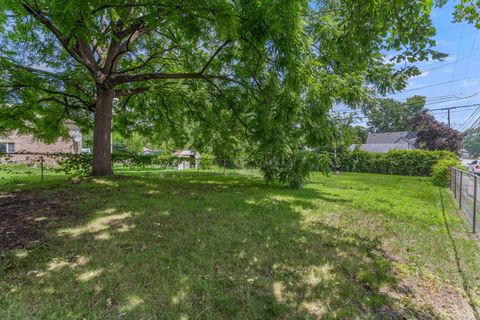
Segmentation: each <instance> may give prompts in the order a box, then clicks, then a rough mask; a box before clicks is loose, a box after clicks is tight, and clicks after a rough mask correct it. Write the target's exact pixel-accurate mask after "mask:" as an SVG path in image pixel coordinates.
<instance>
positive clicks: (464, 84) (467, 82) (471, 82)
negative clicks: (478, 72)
mask: <svg viewBox="0 0 480 320" xmlns="http://www.w3.org/2000/svg"><path fill="white" fill-rule="evenodd" d="M478 84H479V82H478V80H463V81H462V82H460V87H463V88H466V87H473V86H478Z"/></svg>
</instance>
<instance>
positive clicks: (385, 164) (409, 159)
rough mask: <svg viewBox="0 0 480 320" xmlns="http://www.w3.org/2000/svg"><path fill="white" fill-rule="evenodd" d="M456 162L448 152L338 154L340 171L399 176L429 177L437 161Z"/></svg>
mask: <svg viewBox="0 0 480 320" xmlns="http://www.w3.org/2000/svg"><path fill="white" fill-rule="evenodd" d="M443 159H450V160H456V159H457V157H456V155H455V154H454V153H453V152H450V151H430V150H394V151H390V152H388V153H374V152H368V151H363V150H354V151H345V152H342V153H340V154H338V157H337V161H338V162H339V164H340V170H341V171H353V172H371V173H386V174H400V175H407V176H430V175H431V173H432V167H433V165H434V164H435V163H437V162H438V161H439V160H443Z"/></svg>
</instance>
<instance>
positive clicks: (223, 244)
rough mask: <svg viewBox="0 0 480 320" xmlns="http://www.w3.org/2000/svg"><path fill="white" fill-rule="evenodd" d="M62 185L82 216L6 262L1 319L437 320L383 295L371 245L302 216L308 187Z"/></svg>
mask: <svg viewBox="0 0 480 320" xmlns="http://www.w3.org/2000/svg"><path fill="white" fill-rule="evenodd" d="M68 192H70V193H71V194H76V195H77V196H78V195H80V196H82V195H83V196H82V197H81V199H82V200H81V201H82V203H81V205H80V210H81V211H83V212H84V214H85V218H84V219H82V220H81V221H78V220H76V221H73V220H72V221H66V222H64V223H62V224H61V225H58V226H56V227H55V228H54V229H52V230H51V233H50V235H51V236H50V237H49V238H48V239H47V240H46V242H44V243H42V244H41V245H38V246H36V247H33V248H32V249H31V250H23V251H17V252H16V253H15V254H10V255H9V256H8V257H7V258H6V259H5V261H4V262H3V264H2V266H3V272H5V274H6V277H5V278H4V279H3V280H2V284H1V286H0V288H1V289H2V290H3V292H4V293H2V294H1V295H5V292H6V295H5V296H4V298H5V300H4V302H3V303H2V304H0V316H1V315H2V314H3V316H11V317H12V318H15V317H19V318H21V317H22V316H28V317H30V318H49V319H51V318H82V317H85V318H103V319H118V318H128V319H139V318H144V319H178V318H185V319H272V318H280V319H315V318H317V319H320V318H321V319H330V318H341V319H347V318H377V319H401V318H404V317H407V318H408V317H413V318H423V319H425V318H436V315H435V313H434V311H433V310H431V309H428V308H425V309H416V308H415V307H412V306H408V307H406V306H403V305H402V304H401V301H400V300H399V298H398V296H396V295H390V294H389V293H388V292H392V291H395V290H396V282H397V281H396V278H395V274H394V272H393V271H392V265H391V262H390V261H389V260H388V259H387V258H386V257H385V255H384V254H383V253H382V252H381V250H380V249H379V243H378V242H376V241H373V240H370V239H367V238H363V237H360V236H358V235H357V234H354V233H349V232H346V231H344V230H341V229H338V228H336V227H334V226H330V225H328V224H326V223H324V222H319V221H317V222H312V221H310V222H307V221H306V220H305V217H304V216H303V213H302V208H316V207H315V206H314V205H313V204H312V203H311V200H312V199H315V198H318V197H320V196H322V195H320V194H318V193H317V192H315V191H314V190H302V191H300V192H294V191H290V190H287V189H284V188H283V187H280V186H274V185H265V184H262V183H261V182H259V181H257V180H252V179H247V178H238V177H222V178H212V179H210V178H209V179H202V177H197V178H192V177H190V176H177V177H166V178H159V177H151V176H150V177H140V176H137V177H129V178H113V179H101V180H94V181H92V182H90V183H88V184H80V185H73V186H69V190H68ZM101 192H103V193H101ZM49 193H50V196H54V195H55V190H53V191H50V192H49ZM86 193H88V197H87V196H84V195H85V194H86ZM322 200H323V201H333V202H337V200H338V199H335V198H333V199H331V198H330V197H328V196H323V198H322ZM65 201H68V199H65ZM71 205H75V203H71ZM319 214H321V213H319Z"/></svg>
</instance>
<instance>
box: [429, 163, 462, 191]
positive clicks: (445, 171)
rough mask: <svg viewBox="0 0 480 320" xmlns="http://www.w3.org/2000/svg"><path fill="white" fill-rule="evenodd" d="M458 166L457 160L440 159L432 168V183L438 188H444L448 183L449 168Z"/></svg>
mask: <svg viewBox="0 0 480 320" xmlns="http://www.w3.org/2000/svg"><path fill="white" fill-rule="evenodd" d="M459 164H460V161H458V159H442V160H439V161H438V162H437V163H435V164H434V165H433V167H432V182H433V184H434V185H436V186H439V187H446V186H448V184H449V183H450V167H455V166H458V165H459Z"/></svg>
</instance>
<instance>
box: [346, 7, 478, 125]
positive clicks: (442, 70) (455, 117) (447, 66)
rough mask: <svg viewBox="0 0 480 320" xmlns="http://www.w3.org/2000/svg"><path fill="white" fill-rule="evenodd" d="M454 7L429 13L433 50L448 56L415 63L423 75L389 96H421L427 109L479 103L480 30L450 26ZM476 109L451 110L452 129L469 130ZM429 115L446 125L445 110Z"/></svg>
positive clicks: (464, 25) (402, 97)
mask: <svg viewBox="0 0 480 320" xmlns="http://www.w3.org/2000/svg"><path fill="white" fill-rule="evenodd" d="M453 6H454V2H453V1H451V2H449V3H448V5H446V6H445V7H443V8H435V9H434V10H433V11H432V21H433V24H434V26H435V28H436V29H437V35H436V36H435V40H436V42H437V46H436V49H437V50H438V51H440V52H443V53H447V54H448V55H449V56H448V57H447V58H446V59H444V61H441V62H440V61H427V62H421V63H416V64H415V65H417V66H418V67H419V69H420V70H421V71H422V74H421V75H420V76H418V77H414V78H411V79H410V81H409V84H408V86H407V88H405V90H404V91H403V92H400V93H396V94H390V95H387V96H388V97H391V98H395V99H398V100H404V99H405V98H408V97H410V96H412V95H423V96H425V97H427V105H426V108H428V109H430V110H435V109H438V108H444V107H452V106H460V105H470V104H476V103H480V31H479V30H477V29H476V28H475V27H474V26H473V25H470V24H467V23H453V22H452V20H453V16H452V12H453ZM338 109H342V110H344V109H345V107H340V106H339V107H338ZM477 109H478V107H472V108H464V109H458V110H452V111H451V123H452V127H453V128H455V129H459V130H461V131H463V130H464V129H468V128H469V127H470V126H471V125H473V124H474V122H475V120H476V119H477V117H478V116H480V114H477V113H474V112H476V111H477ZM479 113H480V111H479ZM432 114H433V115H434V116H435V117H436V118H437V119H438V120H439V121H442V122H445V123H446V122H447V113H446V111H433V112H432ZM359 124H364V123H359Z"/></svg>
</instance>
